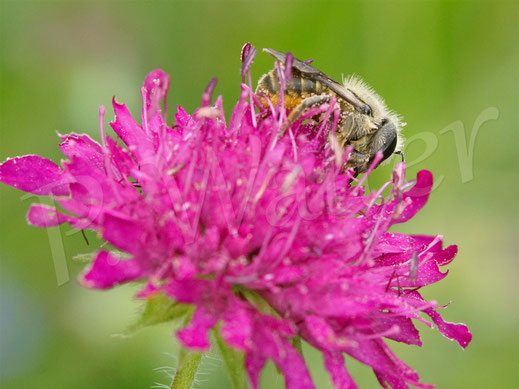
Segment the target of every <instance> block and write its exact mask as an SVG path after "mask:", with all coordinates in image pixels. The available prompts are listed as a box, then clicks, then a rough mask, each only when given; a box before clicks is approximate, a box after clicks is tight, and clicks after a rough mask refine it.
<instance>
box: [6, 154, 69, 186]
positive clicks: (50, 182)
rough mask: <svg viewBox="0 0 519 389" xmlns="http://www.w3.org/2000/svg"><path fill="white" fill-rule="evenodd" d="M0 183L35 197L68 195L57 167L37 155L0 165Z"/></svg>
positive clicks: (18, 158)
mask: <svg viewBox="0 0 519 389" xmlns="http://www.w3.org/2000/svg"><path fill="white" fill-rule="evenodd" d="M0 182H3V183H4V184H7V185H10V186H12V187H15V188H17V189H20V190H23V191H24V192H29V193H33V194H36V195H47V196H48V195H51V194H53V195H56V196H66V195H68V194H69V191H68V186H67V185H66V180H65V177H64V175H63V171H62V170H61V169H60V168H59V166H58V165H56V164H55V163H54V162H52V161H49V160H48V159H46V158H42V157H40V156H37V155H26V156H23V157H16V158H11V159H8V160H6V161H5V162H4V163H2V164H1V165H0Z"/></svg>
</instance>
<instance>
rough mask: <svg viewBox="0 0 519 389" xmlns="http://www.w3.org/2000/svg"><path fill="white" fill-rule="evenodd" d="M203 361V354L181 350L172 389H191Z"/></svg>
mask: <svg viewBox="0 0 519 389" xmlns="http://www.w3.org/2000/svg"><path fill="white" fill-rule="evenodd" d="M201 359H202V354H201V353H198V352H193V351H189V350H187V349H185V348H181V349H180V355H179V362H178V369H177V374H175V378H174V379H173V382H172V383H171V389H191V387H192V385H193V381H194V380H195V375H196V370H197V368H198V365H199V364H200V360H201Z"/></svg>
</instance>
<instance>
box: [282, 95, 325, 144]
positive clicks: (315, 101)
mask: <svg viewBox="0 0 519 389" xmlns="http://www.w3.org/2000/svg"><path fill="white" fill-rule="evenodd" d="M329 101H330V96H329V95H319V96H311V97H307V98H306V99H304V100H303V101H301V103H299V105H298V106H297V107H295V108H294V109H293V110H292V112H290V114H289V115H288V117H287V121H286V122H285V124H283V126H282V127H281V131H280V133H279V137H280V138H281V137H282V136H283V134H284V133H285V131H286V129H287V128H288V127H290V125H291V124H292V123H294V122H295V121H296V120H297V119H298V118H299V117H300V116H301V115H302V114H303V112H304V111H305V109H307V108H310V107H311V106H313V105H320V104H324V103H327V102H329Z"/></svg>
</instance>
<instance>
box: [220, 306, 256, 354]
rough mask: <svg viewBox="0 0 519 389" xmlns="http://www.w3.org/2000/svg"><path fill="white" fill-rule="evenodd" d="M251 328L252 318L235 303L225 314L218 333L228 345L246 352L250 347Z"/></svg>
mask: <svg viewBox="0 0 519 389" xmlns="http://www.w3.org/2000/svg"><path fill="white" fill-rule="evenodd" d="M252 326H253V323H252V317H251V315H250V313H249V312H248V310H246V309H244V308H243V307H241V306H240V305H239V304H236V303H235V304H233V306H232V307H230V308H229V309H228V310H227V312H225V315H224V317H223V325H222V327H221V329H220V333H221V334H222V337H223V338H224V339H225V341H226V342H227V343H228V344H229V345H231V346H233V347H235V348H237V349H240V350H246V349H247V348H248V347H250V337H251V332H252Z"/></svg>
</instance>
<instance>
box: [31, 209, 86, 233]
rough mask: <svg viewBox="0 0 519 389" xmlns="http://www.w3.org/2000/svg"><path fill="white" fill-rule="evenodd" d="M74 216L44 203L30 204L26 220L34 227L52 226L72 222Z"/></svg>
mask: <svg viewBox="0 0 519 389" xmlns="http://www.w3.org/2000/svg"><path fill="white" fill-rule="evenodd" d="M75 220H76V218H74V217H72V216H69V215H65V214H63V213H61V212H58V211H57V210H56V208H54V207H50V206H48V205H44V204H32V205H31V208H30V209H29V212H28V213H27V221H28V222H29V223H30V224H31V225H33V226H35V227H42V228H47V227H54V226H58V225H60V224H63V223H67V222H68V223H73V222H74V221H75Z"/></svg>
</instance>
